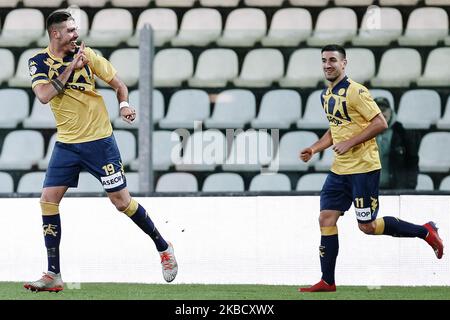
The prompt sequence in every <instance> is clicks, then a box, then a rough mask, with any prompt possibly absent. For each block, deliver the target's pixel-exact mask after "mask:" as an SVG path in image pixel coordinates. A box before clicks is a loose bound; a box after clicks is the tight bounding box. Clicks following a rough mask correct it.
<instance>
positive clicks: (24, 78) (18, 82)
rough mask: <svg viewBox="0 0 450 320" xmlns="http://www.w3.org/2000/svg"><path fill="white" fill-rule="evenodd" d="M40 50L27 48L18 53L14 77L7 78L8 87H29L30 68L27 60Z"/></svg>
mask: <svg viewBox="0 0 450 320" xmlns="http://www.w3.org/2000/svg"><path fill="white" fill-rule="evenodd" d="M40 51H42V49H39V48H33V49H27V50H25V51H24V52H22V54H21V55H20V58H19V62H18V63H17V69H16V73H15V74H14V77H13V78H11V79H9V81H8V85H9V86H10V87H20V88H30V87H31V77H30V69H29V68H28V60H29V59H30V58H31V57H32V56H34V55H35V54H37V53H38V52H40Z"/></svg>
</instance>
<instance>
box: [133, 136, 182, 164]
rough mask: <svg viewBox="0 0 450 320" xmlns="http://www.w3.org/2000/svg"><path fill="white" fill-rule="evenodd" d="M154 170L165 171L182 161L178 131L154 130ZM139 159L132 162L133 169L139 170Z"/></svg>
mask: <svg viewBox="0 0 450 320" xmlns="http://www.w3.org/2000/svg"><path fill="white" fill-rule="evenodd" d="M152 140H153V144H152V154H153V170H158V171H163V170H169V168H170V167H171V166H172V165H174V164H177V163H180V151H181V144H180V136H179V135H178V133H177V132H176V131H162V130H159V131H153V139H152ZM138 160H139V159H136V160H134V161H132V162H131V164H130V168H131V170H134V171H137V170H139V161H138Z"/></svg>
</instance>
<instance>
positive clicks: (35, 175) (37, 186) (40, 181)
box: [17, 171, 45, 193]
mask: <svg viewBox="0 0 450 320" xmlns="http://www.w3.org/2000/svg"><path fill="white" fill-rule="evenodd" d="M44 179H45V172H41V171H39V172H28V173H25V174H24V175H23V176H22V177H20V180H19V183H18V184H17V193H41V192H42V187H43V186H44Z"/></svg>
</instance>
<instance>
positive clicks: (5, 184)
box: [0, 172, 244, 193]
mask: <svg viewBox="0 0 450 320" xmlns="http://www.w3.org/2000/svg"><path fill="white" fill-rule="evenodd" d="M243 183H244V182H242V184H243ZM12 192H14V180H13V178H12V177H11V175H10V174H9V173H7V172H0V193H12Z"/></svg>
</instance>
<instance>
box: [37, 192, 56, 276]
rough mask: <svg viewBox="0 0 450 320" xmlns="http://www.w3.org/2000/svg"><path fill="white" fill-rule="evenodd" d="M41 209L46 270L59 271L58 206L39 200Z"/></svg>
mask: <svg viewBox="0 0 450 320" xmlns="http://www.w3.org/2000/svg"><path fill="white" fill-rule="evenodd" d="M41 210H42V229H43V232H44V241H45V247H46V248H47V261H48V271H51V272H54V273H59V272H60V267H59V244H60V242H61V220H60V217H59V206H58V204H56V203H51V202H44V201H41Z"/></svg>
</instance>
